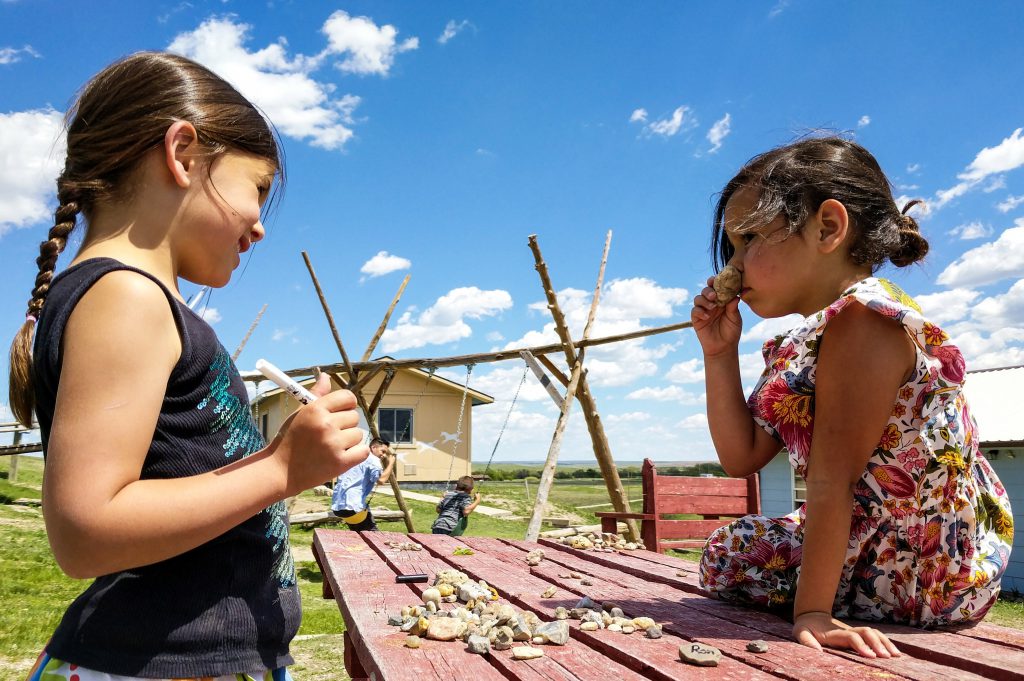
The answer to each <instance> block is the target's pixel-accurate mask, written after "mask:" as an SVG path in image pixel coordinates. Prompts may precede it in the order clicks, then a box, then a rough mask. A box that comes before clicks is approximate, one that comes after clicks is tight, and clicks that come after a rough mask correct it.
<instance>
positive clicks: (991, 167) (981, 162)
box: [957, 128, 1024, 181]
mask: <svg viewBox="0 0 1024 681" xmlns="http://www.w3.org/2000/svg"><path fill="white" fill-rule="evenodd" d="M1022 131H1024V128H1017V129H1016V130H1014V131H1013V134H1011V135H1010V136H1009V137H1007V138H1006V139H1004V140H1003V141H1002V142H1000V143H999V144H997V145H996V146H994V147H985V148H984V149H982V150H981V151H979V152H978V155H977V156H975V157H974V160H973V161H971V164H970V165H969V166H967V170H965V171H964V172H962V173H960V174H959V175H958V176H957V177H959V178H960V179H961V180H971V181H979V180H983V179H985V178H986V177H988V176H989V175H993V174H995V173H1005V172H1006V171H1008V170H1013V169H1015V168H1019V167H1020V166H1022V165H1024V138H1022V137H1021V132H1022Z"/></svg>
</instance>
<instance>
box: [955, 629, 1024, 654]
mask: <svg viewBox="0 0 1024 681" xmlns="http://www.w3.org/2000/svg"><path fill="white" fill-rule="evenodd" d="M949 631H950V632H952V633H954V634H959V635H960V636H969V637H971V638H976V639H978V640H980V641H988V642H989V643H998V644H1000V645H1004V646H1010V647H1011V648H1016V649H1017V650H1024V631H1021V630H1020V629H1011V628H1010V627H1004V626H1001V625H999V624H989V623H988V622H978V623H976V624H963V625H959V626H955V627H950V629H949Z"/></svg>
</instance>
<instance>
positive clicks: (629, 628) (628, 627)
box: [622, 624, 636, 634]
mask: <svg viewBox="0 0 1024 681" xmlns="http://www.w3.org/2000/svg"><path fill="white" fill-rule="evenodd" d="M634 631H636V627H634V626H633V625H632V624H623V625H622V633H623V634H632V633H633V632H634Z"/></svg>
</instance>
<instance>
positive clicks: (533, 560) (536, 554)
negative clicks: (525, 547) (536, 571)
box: [526, 549, 544, 566]
mask: <svg viewBox="0 0 1024 681" xmlns="http://www.w3.org/2000/svg"><path fill="white" fill-rule="evenodd" d="M542 560H544V551H543V550H542V549H536V550H534V551H530V552H529V553H527V554H526V564H527V565H533V566H536V565H540V562H541V561H542Z"/></svg>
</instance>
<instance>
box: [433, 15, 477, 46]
mask: <svg viewBox="0 0 1024 681" xmlns="http://www.w3.org/2000/svg"><path fill="white" fill-rule="evenodd" d="M471 25H472V24H470V23H469V20H468V19H463V20H462V21H455V20H454V19H450V20H449V21H448V23H447V24H445V26H444V31H443V32H442V33H441V35H439V36H438V37H437V42H439V43H441V44H442V45H445V44H447V43H448V41H449V40H451V39H452V38H454V37H455V36H457V35H458V34H459V33H460V32H461V31H462V29H464V28H466V27H467V26H471Z"/></svg>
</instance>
